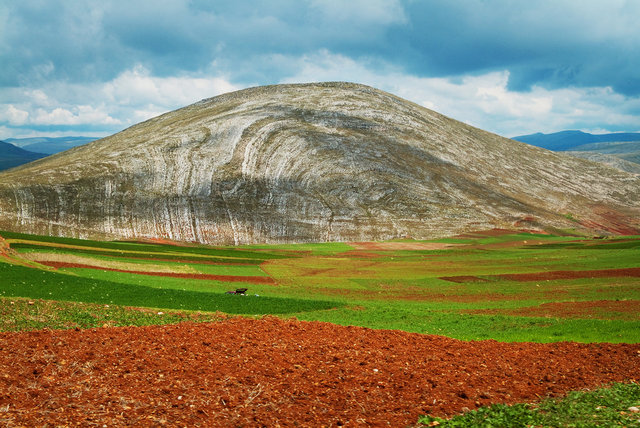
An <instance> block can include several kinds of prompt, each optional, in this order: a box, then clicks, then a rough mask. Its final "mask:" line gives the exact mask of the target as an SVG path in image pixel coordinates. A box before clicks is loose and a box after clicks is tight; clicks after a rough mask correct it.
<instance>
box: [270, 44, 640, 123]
mask: <svg viewBox="0 0 640 428" xmlns="http://www.w3.org/2000/svg"><path fill="white" fill-rule="evenodd" d="M289 61H291V60H289ZM291 62H292V63H295V62H294V61H291ZM293 69H294V70H295V71H294V74H293V75H291V76H289V77H287V78H285V79H283V80H282V82H287V83H290V82H313V81H352V82H358V83H364V84H367V85H370V86H374V87H377V88H379V89H382V90H386V91H388V92H391V93H393V94H395V95H398V96H400V97H403V98H406V99H408V100H411V101H413V102H416V103H418V104H420V105H423V106H424V107H427V108H430V109H432V110H435V111H437V112H439V113H442V114H445V115H447V116H450V117H452V118H454V119H457V120H461V121H464V122H466V123H469V124H471V125H474V126H477V127H479V128H482V129H485V130H488V131H491V132H495V133H498V134H500V135H504V136H515V135H522V134H527V133H533V132H556V131H560V130H564V129H574V128H575V126H576V124H580V125H579V126H587V127H590V128H592V129H593V128H595V127H597V126H599V127H600V129H601V130H604V129H605V128H606V127H609V128H610V129H609V130H611V129H620V128H624V129H627V130H629V131H636V130H640V118H639V117H638V116H637V115H633V114H623V113H620V111H625V110H626V111H637V110H638V104H640V99H638V98H629V97H625V96H622V95H620V94H618V93H616V92H615V91H614V90H613V89H611V88H610V87H596V88H563V89H556V90H549V89H544V88H541V87H535V86H534V87H533V88H532V89H531V90H530V91H528V92H515V91H511V90H509V88H508V82H509V72H508V71H507V70H504V71H499V72H489V73H486V74H481V75H476V76H465V77H462V78H428V77H417V76H413V75H410V74H406V73H403V72H402V71H401V70H398V69H395V68H393V67H391V66H389V67H387V68H386V69H382V70H380V71H377V70H375V69H374V68H373V67H369V65H368V64H367V63H366V62H364V61H356V60H353V59H351V58H348V57H345V56H341V55H336V54H332V53H330V52H328V51H326V50H323V51H319V52H317V53H316V54H314V55H307V56H303V57H301V58H299V59H298V60H297V64H295V66H294V67H293ZM625 107H626V109H625ZM588 124H591V125H590V126H589V125H588ZM585 130H586V129H585Z"/></svg>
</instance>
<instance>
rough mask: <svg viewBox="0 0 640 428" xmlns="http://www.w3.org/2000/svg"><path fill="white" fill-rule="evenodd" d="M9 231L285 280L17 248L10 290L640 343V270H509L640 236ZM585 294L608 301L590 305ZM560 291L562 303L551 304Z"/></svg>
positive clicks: (467, 334)
mask: <svg viewBox="0 0 640 428" xmlns="http://www.w3.org/2000/svg"><path fill="white" fill-rule="evenodd" d="M0 236H2V237H4V238H5V239H6V240H7V241H8V242H9V244H10V246H11V249H13V250H15V251H16V252H17V258H18V259H19V258H21V257H24V258H32V259H35V260H37V259H38V256H39V255H41V254H50V255H52V257H53V256H55V257H56V260H65V257H68V258H71V257H76V258H80V257H82V260H83V262H82V264H89V265H91V263H89V262H87V261H92V260H93V261H95V262H96V264H100V263H102V264H108V266H109V267H110V268H111V267H116V268H117V266H118V263H123V264H124V263H128V264H130V263H137V264H139V265H140V266H143V267H144V266H146V267H147V268H149V266H151V268H152V267H153V266H162V267H163V269H173V268H175V271H176V272H184V271H185V268H188V269H189V271H190V272H194V273H196V274H198V273H200V274H206V275H224V276H232V277H233V276H241V277H260V278H261V277H265V276H269V277H271V278H272V279H273V280H274V282H275V284H259V283H252V282H251V280H250V279H248V280H243V281H245V282H237V281H229V280H226V279H225V280H211V279H207V280H205V279H189V278H172V277H163V276H150V275H140V274H133V273H125V272H115V271H112V270H104V269H100V268H97V269H87V268H60V269H57V270H56V269H52V268H46V267H44V266H43V267H42V268H41V269H38V268H33V267H25V266H21V265H18V264H11V263H9V262H8V260H5V261H4V262H0V296H4V297H6V298H12V297H25V298H32V299H46V300H50V301H67V302H85V303H93V304H109V305H121V306H137V307H146V308H155V309H158V308H159V309H163V311H169V310H179V311H204V312H216V311H219V312H225V313H230V314H243V315H261V314H276V315H279V316H285V317H286V316H296V317H298V318H299V319H305V320H320V321H328V322H332V323H336V324H342V325H360V326H365V327H371V328H384V329H400V330H406V331H411V332H418V333H432V334H441V335H446V336H450V337H455V338H459V339H465V340H478V339H489V338H491V339H496V340H501V341H536V342H553V341H563V340H572V341H580V342H633V343H637V342H640V316H639V315H638V311H636V312H634V308H635V309H638V308H639V306H638V305H639V304H640V303H639V302H640V278H638V277H637V276H622V275H619V276H607V277H594V278H589V277H587V278H573V279H571V278H569V279H553V280H547V279H543V280H538V281H527V282H518V281H514V280H508V279H505V278H503V277H501V276H500V275H506V274H522V273H541V272H553V271H590V270H608V269H623V268H638V267H640V237H619V238H605V239H586V238H582V237H576V236H553V235H542V234H532V233H513V234H503V235H499V236H491V235H489V234H481V233H479V234H470V235H466V236H463V237H454V238H447V239H440V240H434V241H430V242H422V244H442V245H439V246H438V245H434V246H433V248H434V249H424V248H421V249H412V248H411V244H412V243H415V242H414V241H409V240H405V241H396V243H397V242H402V243H404V244H407V248H405V249H394V250H358V251H354V250H355V248H354V247H353V246H351V245H349V244H347V243H325V244H291V245H253V246H241V247H207V246H202V245H189V246H174V245H159V244H149V243H138V242H99V241H85V240H79V239H68V238H54V237H41V236H33V235H25V234H16V233H7V232H0ZM444 244H455V245H456V246H450V247H445V246H444ZM416 248H417V247H416ZM0 260H2V259H1V258H0ZM98 262H100V263H98ZM125 270H132V269H125ZM448 277H465V278H466V279H465V278H463V279H462V280H460V279H458V280H456V279H455V278H454V279H453V280H452V279H451V278H448ZM223 279H224V278H223ZM257 282H258V281H257ZM240 287H244V288H248V289H249V291H248V294H249V296H235V295H227V294H225V291H229V290H234V289H235V288H240ZM256 295H258V296H256ZM584 302H593V304H594V305H595V306H594V308H592V309H589V310H585V309H584ZM552 303H557V304H559V305H560V307H554V308H552V310H551V309H550V310H549V312H547V313H545V312H544V311H542V312H540V310H538V309H540V308H546V307H548V304H552ZM541 305H542V306H541ZM545 305H547V306H545ZM562 308H568V310H563V309H562ZM569 309H570V310H569ZM578 309H579V310H578ZM536 310H538V311H537V312H536ZM532 314H534V315H532ZM157 321H158V322H169V321H167V320H166V319H158V320H157Z"/></svg>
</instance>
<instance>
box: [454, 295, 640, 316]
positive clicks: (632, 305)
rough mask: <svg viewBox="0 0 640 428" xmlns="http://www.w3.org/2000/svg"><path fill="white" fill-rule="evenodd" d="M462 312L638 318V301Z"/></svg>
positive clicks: (639, 310)
mask: <svg viewBox="0 0 640 428" xmlns="http://www.w3.org/2000/svg"><path fill="white" fill-rule="evenodd" d="M463 312H466V313H474V314H501V315H513V316H525V317H553V318H596V319H607V320H612V319H620V320H640V301H638V300H590V301H585V302H550V303H543V304H541V305H537V306H527V307H524V308H516V309H470V310H465V311H463Z"/></svg>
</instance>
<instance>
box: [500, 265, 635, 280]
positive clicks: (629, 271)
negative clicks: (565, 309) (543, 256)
mask: <svg viewBox="0 0 640 428" xmlns="http://www.w3.org/2000/svg"><path fill="white" fill-rule="evenodd" d="M496 276H497V277H498V278H502V279H506V280H509V281H521V282H528V281H545V280H549V281H551V280H556V279H581V278H616V277H624V276H631V277H640V267H635V268H626V269H598V270H580V271H575V270H556V271H550V272H534V273H508V274H503V275H496Z"/></svg>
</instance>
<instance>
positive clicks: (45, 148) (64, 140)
mask: <svg viewBox="0 0 640 428" xmlns="http://www.w3.org/2000/svg"><path fill="white" fill-rule="evenodd" d="M95 140H96V138H93V137H56V138H52V137H33V138H7V139H6V141H7V142H8V143H11V144H13V145H14V146H17V147H21V148H23V149H25V150H29V151H32V152H38V153H46V154H48V155H52V154H54V153H59V152H62V151H65V150H69V149H71V148H73V147H76V146H81V145H83V144H87V143H90V142H92V141H95Z"/></svg>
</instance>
